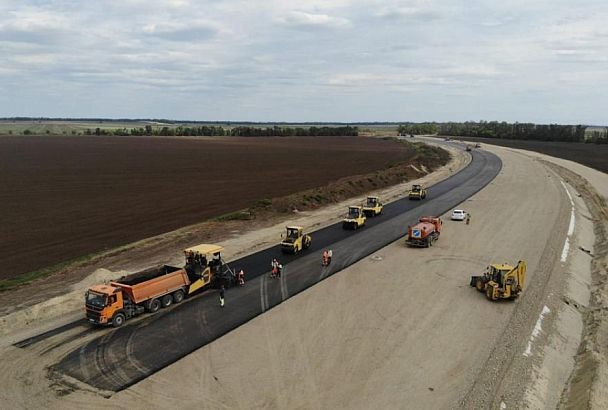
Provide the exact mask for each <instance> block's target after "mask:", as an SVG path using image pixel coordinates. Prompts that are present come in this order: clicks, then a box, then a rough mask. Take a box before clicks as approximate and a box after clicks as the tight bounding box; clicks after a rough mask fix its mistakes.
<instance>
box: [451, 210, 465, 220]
mask: <svg viewBox="0 0 608 410" xmlns="http://www.w3.org/2000/svg"><path fill="white" fill-rule="evenodd" d="M466 217H467V213H466V212H465V211H463V210H462V209H454V212H452V218H451V219H452V221H464V220H465V219H466Z"/></svg>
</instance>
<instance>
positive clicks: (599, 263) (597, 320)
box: [550, 164, 608, 409]
mask: <svg viewBox="0 0 608 410" xmlns="http://www.w3.org/2000/svg"><path fill="white" fill-rule="evenodd" d="M550 166H551V167H552V168H553V169H554V170H555V171H556V172H558V173H559V174H560V175H561V176H562V177H563V178H564V179H566V180H567V181H568V183H569V184H570V185H572V186H573V187H575V189H576V190H577V191H578V192H579V193H580V194H581V195H582V197H583V198H584V200H585V203H586V205H587V208H588V209H589V211H590V213H591V215H592V217H593V222H594V235H595V244H594V246H593V249H592V253H591V252H590V251H591V250H589V249H587V251H588V252H590V254H591V256H592V260H591V275H592V283H591V298H590V303H589V306H588V307H587V308H586V309H584V310H583V318H584V326H583V335H582V342H581V344H580V346H579V349H578V353H577V355H576V358H575V360H576V362H575V368H574V372H573V373H572V375H571V376H570V380H569V382H568V386H567V387H566V389H565V390H564V392H563V394H562V399H561V403H560V408H565V409H579V408H589V409H604V408H606V406H607V405H608V311H606V306H608V276H607V275H608V205H607V204H606V200H605V199H604V198H603V197H602V196H601V195H599V194H598V193H597V191H596V189H594V187H593V186H591V185H590V184H589V183H588V182H587V181H586V180H585V179H584V178H581V177H580V176H579V175H577V174H575V173H574V172H572V171H570V170H568V169H566V168H564V167H561V166H559V165H555V164H550ZM583 251H584V249H583Z"/></svg>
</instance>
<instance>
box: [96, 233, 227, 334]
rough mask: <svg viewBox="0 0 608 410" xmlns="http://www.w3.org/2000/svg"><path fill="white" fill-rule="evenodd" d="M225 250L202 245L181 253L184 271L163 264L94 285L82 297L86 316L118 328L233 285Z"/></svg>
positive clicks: (99, 323) (210, 245)
mask: <svg viewBox="0 0 608 410" xmlns="http://www.w3.org/2000/svg"><path fill="white" fill-rule="evenodd" d="M223 249H224V248H222V247H221V246H218V245H213V244H202V245H197V246H193V247H191V248H188V249H185V250H184V255H185V257H186V264H185V266H184V268H176V267H174V266H169V265H162V266H158V267H154V268H150V269H146V270H143V271H141V272H137V273H134V274H132V275H129V276H125V277H122V278H120V279H119V280H117V281H115V282H110V284H109V285H95V286H92V287H90V288H89V290H88V291H87V293H86V295H85V310H86V317H87V319H88V320H89V322H91V323H94V324H97V325H112V326H114V327H120V326H122V325H123V324H124V322H125V320H127V319H129V318H131V317H133V316H137V315H139V314H140V313H144V312H156V311H157V310H158V309H160V308H161V307H167V306H169V305H171V304H173V303H179V302H181V301H182V300H184V297H186V295H190V294H192V293H194V292H196V291H199V290H202V289H207V288H209V287H212V286H216V287H219V286H221V285H224V286H226V287H229V286H234V285H235V284H236V283H237V281H238V278H237V275H236V274H235V273H234V271H232V269H230V267H229V266H228V264H227V263H226V262H224V260H223V259H222V256H221V252H222V251H223Z"/></svg>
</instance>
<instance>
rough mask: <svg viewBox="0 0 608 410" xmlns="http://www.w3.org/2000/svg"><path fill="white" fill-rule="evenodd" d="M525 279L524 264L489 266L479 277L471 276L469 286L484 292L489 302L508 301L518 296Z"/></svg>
mask: <svg viewBox="0 0 608 410" xmlns="http://www.w3.org/2000/svg"><path fill="white" fill-rule="evenodd" d="M525 279H526V262H524V261H519V262H518V263H517V265H515V266H512V265H509V264H506V263H503V264H491V265H489V266H488V267H487V269H486V271H485V272H484V274H483V275H481V276H471V282H470V285H471V286H473V287H475V288H476V289H477V290H478V291H480V292H484V293H485V294H486V297H487V298H488V299H489V300H498V299H510V298H515V297H517V296H519V293H520V292H521V291H522V290H523V287H524V282H525Z"/></svg>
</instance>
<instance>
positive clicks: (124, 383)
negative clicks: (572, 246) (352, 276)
mask: <svg viewBox="0 0 608 410" xmlns="http://www.w3.org/2000/svg"><path fill="white" fill-rule="evenodd" d="M472 155H473V160H472V161H471V163H470V165H469V166H467V167H466V168H465V169H463V170H462V171H461V172H459V173H458V174H456V175H454V176H452V177H450V178H449V179H446V180H445V181H442V182H440V183H439V184H436V185H434V186H433V187H431V188H430V189H429V194H428V197H427V198H428V199H426V200H424V201H420V202H419V201H409V200H407V199H403V200H399V201H396V202H393V203H391V204H388V205H386V206H385V209H384V213H383V215H381V216H379V217H376V218H369V219H368V222H367V225H366V226H365V227H364V228H363V229H360V230H358V231H345V230H343V229H342V226H341V223H337V224H334V225H332V226H329V227H327V228H324V229H321V230H319V231H316V232H313V233H312V235H313V242H312V246H311V248H309V249H308V250H307V251H305V252H303V253H302V254H300V255H297V256H291V255H290V256H286V255H282V254H281V252H280V249H279V248H278V247H272V248H269V249H266V250H264V251H261V252H258V253H255V254H253V255H250V256H247V257H244V258H242V259H239V260H237V261H233V262H231V265H232V267H233V268H243V269H244V270H245V272H246V273H247V279H248V281H247V284H246V286H244V287H238V288H232V289H229V290H228V291H227V292H226V307H224V308H220V307H219V302H218V298H217V296H216V295H215V294H214V293H213V292H214V291H210V292H206V293H204V294H202V295H199V296H198V297H194V298H192V299H190V300H188V301H186V302H184V303H182V304H180V305H177V306H174V307H172V308H169V309H167V310H166V311H161V312H159V313H157V314H155V315H150V316H148V317H146V318H144V319H143V320H138V321H134V322H133V323H131V324H129V323H127V325H126V326H124V327H123V328H120V329H117V330H115V331H112V332H107V333H105V334H104V335H103V336H101V337H99V338H96V339H94V340H92V341H90V342H88V343H86V344H84V345H83V346H81V347H79V348H78V349H75V350H74V351H72V352H71V353H69V354H68V355H67V356H65V357H64V358H63V359H62V360H61V361H60V362H59V363H57V364H56V365H54V366H52V369H53V370H55V371H59V372H61V373H63V374H66V375H68V376H71V377H74V378H76V379H78V380H80V381H82V382H85V383H87V384H89V385H91V386H94V387H96V388H99V389H103V390H109V391H120V390H122V389H125V388H127V387H129V386H131V385H132V384H134V383H137V382H138V381H140V380H142V379H144V378H146V377H148V376H149V375H151V374H153V373H155V372H157V371H158V370H160V369H162V368H164V367H165V366H167V365H169V364H171V363H173V362H175V361H177V360H179V359H180V358H182V357H184V356H186V355H188V354H189V353H191V352H193V351H195V350H197V349H199V348H201V347H202V346H204V345H206V344H208V343H210V342H212V341H213V340H215V339H217V338H218V337H221V336H222V335H224V334H226V333H227V332H230V331H231V330H233V329H235V328H237V327H239V326H241V325H242V324H244V323H246V322H247V321H249V320H251V319H253V318H254V317H256V316H258V315H260V314H261V313H264V312H265V311H266V310H268V309H270V308H272V307H273V306H276V305H277V304H279V303H281V302H282V301H284V300H286V299H288V298H289V297H291V296H293V295H295V294H297V293H299V292H301V291H303V290H304V289H306V288H308V287H310V286H312V285H314V284H316V283H318V282H319V281H321V280H323V279H324V278H326V277H328V276H330V275H332V274H334V273H336V272H338V271H340V270H342V269H344V268H346V267H348V266H350V265H352V264H353V263H355V262H357V261H359V260H360V259H362V258H365V257H366V256H368V255H370V254H371V253H373V252H374V251H376V250H378V249H380V248H382V247H384V246H386V245H388V244H389V243H391V242H394V241H395V240H398V239H399V238H402V237H403V236H404V233H405V230H406V227H407V225H409V224H413V223H414V222H415V221H416V220H417V219H418V218H419V217H420V216H422V215H440V214H443V213H445V212H447V211H448V210H450V209H451V208H452V207H454V206H455V205H457V204H460V203H461V202H463V201H464V200H466V199H467V198H469V197H470V196H472V195H473V194H475V193H476V192H478V191H479V190H481V189H482V188H483V187H484V186H486V185H487V184H488V183H490V182H491V181H492V180H493V179H494V178H495V177H496V175H497V174H498V173H499V171H500V169H501V166H502V163H501V161H500V159H499V158H498V157H497V156H495V155H494V154H491V153H489V152H486V151H473V152H472ZM326 248H331V249H333V251H334V257H333V261H332V264H331V265H330V266H329V267H326V268H323V267H322V266H321V263H320V262H321V252H322V250H323V249H326ZM274 257H276V258H277V259H279V260H280V261H281V262H282V263H283V265H284V270H283V275H282V277H281V278H280V279H272V278H270V277H269V275H268V271H269V268H270V260H271V259H272V258H274ZM370 274H373V272H371V273H370Z"/></svg>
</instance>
